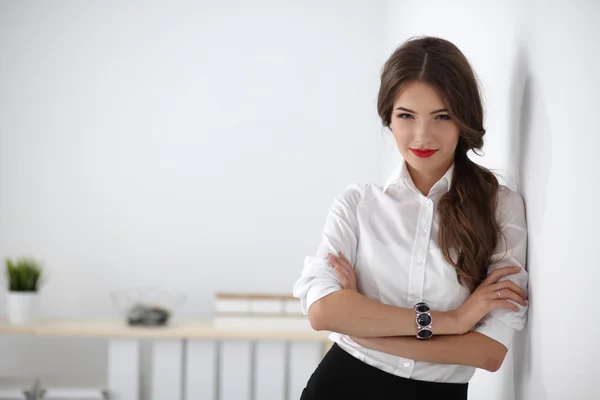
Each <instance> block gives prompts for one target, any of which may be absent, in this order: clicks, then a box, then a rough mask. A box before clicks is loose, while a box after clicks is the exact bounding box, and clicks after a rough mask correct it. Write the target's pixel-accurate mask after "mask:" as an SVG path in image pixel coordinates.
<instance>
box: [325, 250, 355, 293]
mask: <svg viewBox="0 0 600 400" xmlns="http://www.w3.org/2000/svg"><path fill="white" fill-rule="evenodd" d="M327 259H328V260H329V262H330V263H331V265H332V266H333V269H334V270H335V273H336V275H337V277H338V279H339V280H340V283H341V284H342V288H343V289H348V290H354V291H355V292H357V291H358V290H357V288H356V274H355V273H354V268H353V267H352V264H350V261H348V259H347V258H346V257H345V256H344V254H343V253H342V252H341V251H340V252H339V256H334V255H333V254H331V253H329V256H328V257H327Z"/></svg>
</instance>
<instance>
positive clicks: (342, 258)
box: [338, 251, 353, 269]
mask: <svg viewBox="0 0 600 400" xmlns="http://www.w3.org/2000/svg"><path fill="white" fill-rule="evenodd" d="M338 259H339V260H340V262H341V263H342V264H344V266H345V267H347V268H350V269H353V268H352V263H351V262H350V261H349V260H348V259H347V258H346V256H345V255H344V253H342V252H341V251H340V252H339V256H338Z"/></svg>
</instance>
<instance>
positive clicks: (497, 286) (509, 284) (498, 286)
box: [490, 280, 527, 299]
mask: <svg viewBox="0 0 600 400" xmlns="http://www.w3.org/2000/svg"><path fill="white" fill-rule="evenodd" d="M490 289H491V290H493V291H496V290H502V289H508V290H511V291H513V292H515V293H516V294H518V295H519V296H521V297H522V298H523V299H527V295H526V294H525V291H524V290H523V288H521V286H519V285H517V284H516V283H514V282H513V281H508V280H506V281H502V282H498V283H494V284H493V285H490Z"/></svg>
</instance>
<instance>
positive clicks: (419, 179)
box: [406, 163, 452, 196]
mask: <svg viewBox="0 0 600 400" xmlns="http://www.w3.org/2000/svg"><path fill="white" fill-rule="evenodd" d="M451 165H452V164H450V165H448V166H447V167H445V168H440V169H439V170H437V171H431V172H421V171H417V170H416V169H414V168H413V167H411V166H410V165H409V164H408V163H406V167H407V169H408V173H409V174H410V177H411V178H412V180H413V183H414V184H415V187H416V188H417V189H418V190H419V191H420V192H421V193H423V196H427V195H428V194H429V191H430V190H431V188H432V187H433V185H435V184H436V183H437V182H438V181H439V180H440V179H442V177H443V176H444V174H445V173H446V171H448V169H449V168H450V166H451Z"/></svg>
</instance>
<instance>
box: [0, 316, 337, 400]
mask: <svg viewBox="0 0 600 400" xmlns="http://www.w3.org/2000/svg"><path fill="white" fill-rule="evenodd" d="M263 321H264V324H263V323H262V322H263ZM2 334H4V335H36V336H77V337H94V338H107V339H108V341H109V349H108V373H107V377H108V382H107V384H108V390H109V393H110V398H111V399H114V400H137V399H139V376H140V371H139V344H138V339H156V340H155V341H154V345H153V354H152V356H153V370H152V397H153V399H154V400H163V399H169V400H176V399H188V400H192V399H195V398H198V397H197V395H196V394H190V392H193V391H194V390H200V389H198V388H195V387H194V381H195V380H197V379H189V378H193V377H197V373H198V372H197V371H194V369H195V368H196V367H197V366H198V365H199V364H202V363H204V364H205V365H209V366H210V368H211V369H212V370H213V372H214V379H215V382H216V384H215V385H216V388H214V389H213V390H212V397H213V398H215V399H220V398H221V396H220V395H221V389H219V387H220V386H222V381H221V380H220V377H219V376H220V371H222V369H223V367H222V366H221V365H220V364H221V362H220V361H221V358H222V357H227V352H223V351H221V350H220V344H221V342H222V341H232V340H245V341H250V342H251V343H252V347H251V352H250V356H249V357H250V360H249V362H250V363H251V365H252V368H251V372H250V374H251V376H250V377H249V393H250V394H249V398H250V399H253V398H254V397H255V391H256V387H255V380H256V379H255V378H256V377H255V376H253V375H254V373H253V372H252V370H253V368H254V366H255V365H256V359H255V358H256V341H282V342H283V343H285V359H284V362H283V365H281V367H282V369H283V370H282V371H280V372H281V373H282V374H283V378H284V382H282V388H281V390H283V398H286V397H288V396H289V395H290V388H289V376H290V371H289V368H290V367H289V357H290V352H293V350H291V349H290V342H313V343H314V344H319V345H322V347H321V353H320V355H322V354H323V353H322V352H323V351H326V350H327V349H328V348H329V342H328V340H327V336H328V334H329V333H328V332H316V331H313V330H312V329H311V328H310V326H309V325H308V324H307V326H306V328H301V327H298V326H296V327H295V328H283V327H282V326H281V324H279V326H276V324H272V323H269V319H268V318H265V319H264V320H261V322H259V323H256V322H255V323H254V324H253V326H252V327H251V328H246V329H240V328H234V327H231V328H225V327H220V326H216V325H215V324H214V323H212V322H211V321H199V320H196V321H172V322H171V323H170V324H169V325H168V326H165V327H152V328H148V327H130V326H128V325H126V324H125V323H124V322H121V321H117V320H92V319H62V320H61V319H49V320H40V321H37V322H35V323H32V324H28V325H10V324H8V323H7V322H6V321H2V320H0V335H2ZM188 341H192V342H190V343H188ZM206 341H211V342H212V343H214V344H215V347H211V348H212V349H213V350H212V353H213V354H212V356H213V357H214V359H213V360H207V359H206V357H205V356H206V351H207V348H206V346H202V345H201V343H204V342H206ZM211 346H212V345H211ZM207 363H208V364H207ZM203 398H205V397H204V396H203Z"/></svg>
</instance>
